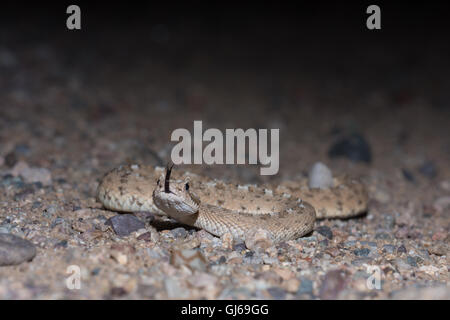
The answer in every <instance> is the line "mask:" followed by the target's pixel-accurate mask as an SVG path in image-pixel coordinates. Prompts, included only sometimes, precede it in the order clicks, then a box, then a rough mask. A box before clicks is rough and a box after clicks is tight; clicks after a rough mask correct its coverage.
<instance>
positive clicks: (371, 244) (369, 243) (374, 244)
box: [359, 241, 377, 247]
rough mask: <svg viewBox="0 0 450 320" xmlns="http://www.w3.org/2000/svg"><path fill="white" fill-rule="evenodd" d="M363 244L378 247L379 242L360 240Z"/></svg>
mask: <svg viewBox="0 0 450 320" xmlns="http://www.w3.org/2000/svg"><path fill="white" fill-rule="evenodd" d="M359 243H360V244H361V245H362V246H369V247H376V246H377V243H376V242H373V241H360V242H359Z"/></svg>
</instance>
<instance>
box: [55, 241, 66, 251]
mask: <svg viewBox="0 0 450 320" xmlns="http://www.w3.org/2000/svg"><path fill="white" fill-rule="evenodd" d="M67 244H68V243H67V240H62V241H60V242H58V243H57V244H55V248H63V249H65V248H67Z"/></svg>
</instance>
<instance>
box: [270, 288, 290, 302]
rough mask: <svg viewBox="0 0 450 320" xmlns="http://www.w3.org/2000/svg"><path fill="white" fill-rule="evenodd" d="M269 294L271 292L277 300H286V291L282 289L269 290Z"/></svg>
mask: <svg viewBox="0 0 450 320" xmlns="http://www.w3.org/2000/svg"><path fill="white" fill-rule="evenodd" d="M267 292H269V294H270V295H271V296H272V298H273V299H275V300H284V299H285V298H286V291H285V290H284V289H282V288H278V287H271V288H268V289H267Z"/></svg>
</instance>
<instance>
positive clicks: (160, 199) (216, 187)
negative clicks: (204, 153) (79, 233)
mask: <svg viewBox="0 0 450 320" xmlns="http://www.w3.org/2000/svg"><path fill="white" fill-rule="evenodd" d="M171 174H172V167H170V166H168V167H167V168H166V170H164V168H160V167H156V168H154V167H152V166H144V165H125V166H120V167H118V168H115V169H113V170H112V171H110V172H108V173H107V174H106V175H105V176H104V177H103V178H102V179H101V181H100V184H99V186H98V190H97V198H98V199H99V201H100V202H101V203H102V204H103V206H104V207H105V208H106V209H109V210H113V211H120V212H144V211H145V212H152V213H154V214H158V215H166V216H169V217H170V218H173V219H175V220H177V221H179V222H181V223H183V224H187V225H190V226H194V227H197V228H201V229H205V230H206V231H208V232H210V233H212V234H214V235H216V236H219V237H220V236H222V235H224V234H225V233H230V234H231V235H232V236H233V238H235V239H236V238H239V239H245V236H246V235H247V234H249V232H251V231H252V230H257V229H264V230H266V231H267V232H268V233H269V234H270V236H271V237H272V239H273V241H275V242H278V241H283V240H289V239H295V238H298V237H301V236H304V235H305V234H308V233H310V232H311V231H312V230H313V228H314V222H315V220H316V218H347V217H352V216H356V215H359V214H361V213H363V212H365V211H366V210H367V202H368V195H367V191H366V189H365V187H364V185H363V184H362V183H361V182H359V181H358V180H356V179H351V178H349V177H347V176H341V177H335V178H333V181H334V183H333V187H330V188H327V189H319V188H313V189H311V188H308V182H307V179H305V181H302V182H295V183H293V184H291V185H289V186H284V185H280V186H278V187H277V188H275V189H268V188H263V187H257V186H256V185H235V184H228V183H224V182H222V181H218V180H211V179H209V178H206V177H202V176H199V175H195V174H191V173H188V172H185V173H183V174H180V173H177V172H176V171H175V170H174V173H173V177H172V178H171Z"/></svg>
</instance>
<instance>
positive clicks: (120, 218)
mask: <svg viewBox="0 0 450 320" xmlns="http://www.w3.org/2000/svg"><path fill="white" fill-rule="evenodd" d="M105 224H106V225H109V226H111V227H112V228H113V230H114V232H115V233H116V234H117V235H118V236H120V237H124V236H128V235H129V234H130V233H132V232H134V231H137V230H139V229H142V228H145V223H143V222H142V221H141V220H139V219H138V218H136V217H135V216H134V215H132V214H118V215H116V216H114V217H112V218H109V219H108V220H106V222H105Z"/></svg>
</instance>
